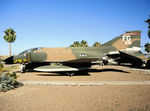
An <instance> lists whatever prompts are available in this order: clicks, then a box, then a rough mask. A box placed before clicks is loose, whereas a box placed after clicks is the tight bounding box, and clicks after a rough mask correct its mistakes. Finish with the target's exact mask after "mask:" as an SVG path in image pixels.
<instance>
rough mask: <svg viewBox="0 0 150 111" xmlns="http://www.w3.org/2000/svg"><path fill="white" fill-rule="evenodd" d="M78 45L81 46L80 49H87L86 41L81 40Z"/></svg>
mask: <svg viewBox="0 0 150 111" xmlns="http://www.w3.org/2000/svg"><path fill="white" fill-rule="evenodd" d="M80 45H81V47H88V43H87V41H86V40H82V41H81V43H80Z"/></svg>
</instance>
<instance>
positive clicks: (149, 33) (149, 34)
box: [148, 29, 150, 38]
mask: <svg viewBox="0 0 150 111" xmlns="http://www.w3.org/2000/svg"><path fill="white" fill-rule="evenodd" d="M148 36H149V38H150V29H149V30H148Z"/></svg>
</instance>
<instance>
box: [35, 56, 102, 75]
mask: <svg viewBox="0 0 150 111" xmlns="http://www.w3.org/2000/svg"><path fill="white" fill-rule="evenodd" d="M98 59H99V58H79V59H74V60H69V61H55V62H56V63H53V62H54V61H53V62H51V63H52V64H50V65H44V66H39V67H36V68H34V70H35V71H42V72H71V71H81V70H88V69H89V68H90V67H91V62H93V61H97V60H98Z"/></svg>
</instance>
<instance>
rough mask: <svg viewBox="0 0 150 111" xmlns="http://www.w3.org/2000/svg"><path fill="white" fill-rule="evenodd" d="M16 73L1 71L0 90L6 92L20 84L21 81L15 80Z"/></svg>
mask: <svg viewBox="0 0 150 111" xmlns="http://www.w3.org/2000/svg"><path fill="white" fill-rule="evenodd" d="M16 79H17V75H16V73H7V74H5V73H3V72H2V73H1V75H0V91H2V92H6V91H8V90H10V89H14V88H18V87H19V86H22V85H23V84H22V83H19V82H18V81H16Z"/></svg>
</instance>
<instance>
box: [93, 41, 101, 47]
mask: <svg viewBox="0 0 150 111" xmlns="http://www.w3.org/2000/svg"><path fill="white" fill-rule="evenodd" d="M93 46H94V47H100V46H101V43H100V42H95V43H94V44H93Z"/></svg>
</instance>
